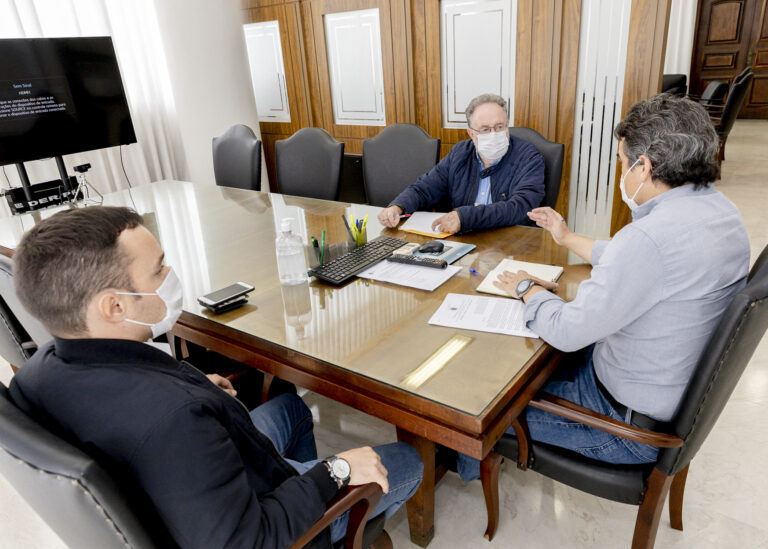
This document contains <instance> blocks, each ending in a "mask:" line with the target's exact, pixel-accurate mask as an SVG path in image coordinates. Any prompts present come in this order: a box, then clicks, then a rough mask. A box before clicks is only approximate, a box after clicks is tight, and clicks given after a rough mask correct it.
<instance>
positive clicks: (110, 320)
mask: <svg viewBox="0 0 768 549" xmlns="http://www.w3.org/2000/svg"><path fill="white" fill-rule="evenodd" d="M14 272H15V281H16V292H17V294H18V296H19V298H20V299H21V301H22V303H23V304H24V306H25V307H26V308H27V309H28V310H29V312H30V313H32V314H33V315H34V316H36V317H37V318H38V319H39V320H40V321H42V322H43V324H44V325H45V327H46V328H47V329H48V330H49V331H50V333H51V334H53V335H54V339H53V341H51V342H50V343H48V344H47V345H44V346H43V347H41V348H40V349H38V351H37V352H36V353H35V354H34V356H33V357H32V358H31V359H30V360H29V361H28V362H27V363H26V364H25V365H24V366H23V367H22V368H21V369H20V370H19V372H18V373H17V374H16V375H15V376H14V379H13V380H12V381H11V384H10V388H9V389H10V393H11V397H12V399H13V400H14V402H15V403H16V404H17V405H18V406H19V407H20V408H21V409H23V410H24V411H25V412H27V413H28V414H30V415H31V416H33V417H34V418H35V419H36V420H37V421H39V422H40V423H42V424H43V425H45V426H46V427H48V428H49V429H51V430H52V431H54V432H56V433H58V434H59V435H60V436H62V437H64V438H66V439H68V440H70V441H71V442H72V443H74V444H76V445H78V446H79V447H80V448H82V449H83V450H85V451H86V452H88V453H89V454H90V455H92V456H94V457H95V458H96V459H98V460H99V462H100V463H101V464H102V465H103V466H105V467H107V469H108V470H109V471H110V472H111V474H112V476H113V478H114V479H115V480H117V481H118V482H121V483H122V484H123V485H124V487H125V488H126V489H127V490H128V491H129V492H130V493H131V495H132V496H133V497H132V498H131V499H132V501H134V500H136V501H138V502H140V503H141V504H142V505H146V506H147V507H148V508H149V509H151V510H154V511H155V512H156V513H157V515H158V516H159V518H160V520H161V521H162V523H163V524H164V525H165V527H166V528H167V530H168V533H169V534H170V536H171V537H172V538H173V540H174V541H175V543H176V544H177V545H178V546H181V547H184V548H188V547H199V548H201V549H203V548H204V549H210V548H219V547H254V548H255V547H269V548H278V547H288V546H290V545H291V544H292V543H293V542H294V541H295V540H296V539H298V538H299V537H300V536H301V535H302V534H304V533H305V532H306V531H307V530H309V528H310V527H311V526H312V524H313V523H315V522H316V521H317V520H318V519H319V518H320V517H321V516H322V515H323V513H324V512H325V509H326V506H327V504H328V502H329V501H330V500H331V499H332V498H333V497H334V496H336V495H337V494H338V492H339V490H340V489H341V488H342V487H343V486H345V485H347V484H353V485H354V484H365V483H368V482H376V483H378V484H379V485H381V487H382V489H383V491H384V492H385V494H384V496H383V497H382V499H381V502H380V504H379V505H378V506H377V508H376V509H374V511H373V515H376V514H379V513H385V514H386V516H389V515H391V514H392V513H394V512H395V510H396V509H397V508H398V507H399V506H400V505H402V503H403V502H405V500H407V499H408V498H409V497H410V496H411V495H412V494H413V492H414V491H415V490H416V488H417V487H418V485H419V482H420V481H421V474H422V465H421V461H420V460H419V457H418V454H417V453H416V451H415V450H414V449H413V448H411V447H410V446H408V445H405V444H402V443H394V444H387V445H385V446H379V447H377V448H375V449H372V448H370V447H364V448H357V449H354V450H348V451H346V452H341V453H339V454H338V455H336V456H332V457H330V458H327V459H325V460H319V459H317V453H316V449H315V441H314V437H313V434H312V414H311V413H310V411H309V408H307V406H306V404H304V403H303V402H302V400H301V399H300V398H299V397H298V396H296V395H295V394H282V395H280V396H279V397H276V398H274V399H272V400H269V401H268V402H267V403H265V404H263V405H261V406H259V407H257V408H255V409H254V410H252V411H251V412H250V413H249V412H248V410H247V409H246V408H245V407H244V406H243V405H242V404H241V403H240V402H239V401H238V400H237V399H236V398H233V397H234V392H235V391H234V389H233V388H232V385H231V384H230V383H229V381H228V380H227V379H225V378H222V377H220V376H217V375H211V376H205V375H203V374H202V373H201V372H200V371H198V370H196V369H195V368H194V367H192V366H191V365H190V364H188V363H186V362H179V361H178V360H176V359H174V358H173V357H171V356H169V355H167V354H165V353H164V352H162V351H160V350H158V349H156V348H154V347H151V346H150V345H147V344H146V343H144V342H145V341H147V340H148V339H149V338H150V337H152V336H157V335H158V334H161V333H165V332H166V331H168V330H169V329H170V328H171V327H172V326H173V324H174V323H175V322H176V319H177V318H178V317H179V314H180V313H181V304H182V295H183V294H182V287H181V283H180V281H179V279H178V278H177V277H176V275H175V274H174V271H173V270H172V269H171V268H170V267H168V266H166V265H165V264H164V262H163V251H162V249H161V248H160V246H159V244H158V243H157V241H156V240H155V238H154V237H153V236H152V234H151V233H150V232H149V231H148V230H147V229H146V228H145V227H144V226H142V225H141V218H140V217H139V215H138V214H137V213H136V212H134V211H132V210H129V209H127V208H107V207H99V206H94V207H89V208H81V209H75V210H68V211H64V212H60V213H58V214H56V215H54V216H52V217H50V218H49V219H46V220H44V221H42V222H41V223H39V224H37V225H36V226H35V227H33V228H32V229H31V230H30V231H29V232H28V233H27V234H26V235H25V236H24V238H23V239H22V241H21V244H20V245H19V248H18V250H17V251H16V254H15V255H14ZM346 521H347V517H346V516H344V515H343V516H342V517H340V518H339V519H337V520H336V521H335V522H334V523H333V525H332V526H331V527H330V529H328V530H326V531H325V532H323V533H322V534H321V535H320V536H319V537H317V538H315V539H314V540H313V541H312V542H311V543H310V544H309V547H312V548H316V547H329V546H330V541H331V539H332V540H337V539H340V538H341V537H343V534H344V531H345V527H346Z"/></svg>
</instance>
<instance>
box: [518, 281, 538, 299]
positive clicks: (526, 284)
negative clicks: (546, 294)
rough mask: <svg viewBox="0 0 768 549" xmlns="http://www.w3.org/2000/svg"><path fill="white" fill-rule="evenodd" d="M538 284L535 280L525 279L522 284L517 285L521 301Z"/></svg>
mask: <svg viewBox="0 0 768 549" xmlns="http://www.w3.org/2000/svg"><path fill="white" fill-rule="evenodd" d="M534 284H536V283H535V282H534V281H533V279H531V278H524V279H523V280H521V281H520V282H518V283H517V287H516V288H515V293H516V294H517V297H518V298H520V299H523V296H524V295H525V294H526V293H527V292H528V290H530V289H531V288H533V285H534Z"/></svg>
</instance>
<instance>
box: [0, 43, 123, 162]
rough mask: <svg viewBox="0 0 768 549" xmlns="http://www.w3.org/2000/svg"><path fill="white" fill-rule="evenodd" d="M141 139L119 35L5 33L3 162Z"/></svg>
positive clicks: (0, 92)
mask: <svg viewBox="0 0 768 549" xmlns="http://www.w3.org/2000/svg"><path fill="white" fill-rule="evenodd" d="M135 142H136V134H135V132H134V130H133V123H132V122H131V113H130V111H129V109H128V103H127V102H126V100H125V91H124V89H123V82H122V80H121V79H120V69H119V68H118V65H117V58H116V57H115V49H114V47H113V46H112V39H111V38H110V37H108V36H100V37H87V38H19V39H16V38H13V39H0V165H4V164H13V163H18V162H26V161H28V160H37V159H41V158H49V157H52V156H61V155H65V154H72V153H78V152H84V151H90V150H94V149H103V148H105V147H113V146H116V145H124V144H128V143H135Z"/></svg>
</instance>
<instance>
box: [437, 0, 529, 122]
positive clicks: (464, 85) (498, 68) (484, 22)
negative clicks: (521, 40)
mask: <svg viewBox="0 0 768 549" xmlns="http://www.w3.org/2000/svg"><path fill="white" fill-rule="evenodd" d="M516 34H517V0H442V1H441V2H440V58H441V60H442V77H443V78H442V80H443V82H442V84H443V127H445V128H464V127H466V123H467V119H466V117H465V115H464V112H465V111H466V108H467V104H469V102H470V100H471V99H472V98H473V97H476V96H478V95H480V94H483V93H495V94H497V95H500V96H501V97H503V98H504V99H507V101H508V104H509V110H510V113H509V115H510V116H509V118H510V120H514V116H513V114H514V108H513V106H514V90H515V42H516V40H515V37H516Z"/></svg>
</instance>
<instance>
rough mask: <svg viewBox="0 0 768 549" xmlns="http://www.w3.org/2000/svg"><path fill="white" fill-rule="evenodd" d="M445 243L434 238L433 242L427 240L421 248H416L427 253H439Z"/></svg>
mask: <svg viewBox="0 0 768 549" xmlns="http://www.w3.org/2000/svg"><path fill="white" fill-rule="evenodd" d="M444 247H445V245H444V244H443V243H442V242H440V241H439V240H433V241H432V242H426V243H424V244H422V245H421V246H419V249H418V250H416V251H417V252H422V253H425V254H439V253H440V252H442V251H443V248H444Z"/></svg>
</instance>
